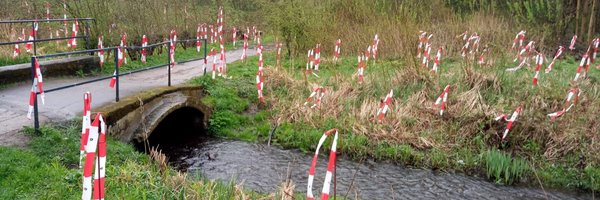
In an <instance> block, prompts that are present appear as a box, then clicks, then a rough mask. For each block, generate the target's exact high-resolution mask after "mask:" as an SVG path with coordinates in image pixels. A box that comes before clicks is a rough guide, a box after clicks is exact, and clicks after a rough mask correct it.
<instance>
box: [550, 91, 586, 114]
mask: <svg viewBox="0 0 600 200" xmlns="http://www.w3.org/2000/svg"><path fill="white" fill-rule="evenodd" d="M575 93H577V95H575ZM579 96H581V90H579V89H578V88H573V89H570V90H569V94H567V98H566V99H565V105H564V106H563V109H562V110H560V111H558V112H553V113H550V114H548V117H550V120H555V119H556V118H558V117H560V116H562V115H563V114H565V113H566V112H568V111H569V110H571V108H572V107H573V106H574V105H575V104H576V103H577V100H578V99H579ZM573 97H575V99H574V100H573Z"/></svg>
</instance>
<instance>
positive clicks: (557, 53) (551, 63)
mask: <svg viewBox="0 0 600 200" xmlns="http://www.w3.org/2000/svg"><path fill="white" fill-rule="evenodd" d="M564 51H565V47H563V46H558V50H557V51H556V54H554V58H552V62H550V64H549V65H548V67H547V68H546V74H547V73H550V71H552V68H553V67H554V63H555V62H556V59H558V58H559V57H560V55H561V54H562V53H563V52H564Z"/></svg>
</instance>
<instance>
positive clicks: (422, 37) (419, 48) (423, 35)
mask: <svg viewBox="0 0 600 200" xmlns="http://www.w3.org/2000/svg"><path fill="white" fill-rule="evenodd" d="M426 38H427V32H425V31H419V45H418V46H417V58H421V52H422V51H423V46H424V45H425V43H426V42H425V39H426Z"/></svg>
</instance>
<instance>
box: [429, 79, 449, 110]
mask: <svg viewBox="0 0 600 200" xmlns="http://www.w3.org/2000/svg"><path fill="white" fill-rule="evenodd" d="M449 93H450V85H446V87H445V88H444V91H443V92H442V94H440V96H439V97H438V98H437V100H435V103H433V108H434V109H437V108H438V106H439V109H440V116H441V115H444V111H445V110H446V103H447V102H448V95H449Z"/></svg>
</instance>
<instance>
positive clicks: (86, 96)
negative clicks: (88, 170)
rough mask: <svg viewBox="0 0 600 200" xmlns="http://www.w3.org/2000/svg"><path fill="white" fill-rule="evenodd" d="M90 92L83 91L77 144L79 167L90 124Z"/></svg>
mask: <svg viewBox="0 0 600 200" xmlns="http://www.w3.org/2000/svg"><path fill="white" fill-rule="evenodd" d="M91 105H92V93H90V92H86V93H83V114H82V115H83V120H82V121H81V143H80V145H79V168H81V167H83V163H82V162H83V156H84V155H85V146H86V145H87V141H88V136H89V134H90V128H91V126H92V118H91V116H92V106H91Z"/></svg>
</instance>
